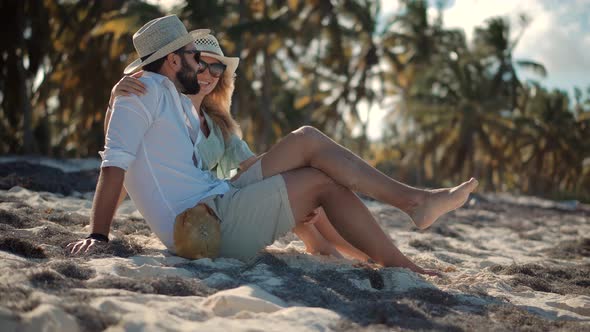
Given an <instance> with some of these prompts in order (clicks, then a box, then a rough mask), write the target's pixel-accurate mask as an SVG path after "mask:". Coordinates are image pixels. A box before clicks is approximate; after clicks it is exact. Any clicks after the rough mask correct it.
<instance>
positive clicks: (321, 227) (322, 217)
mask: <svg viewBox="0 0 590 332" xmlns="http://www.w3.org/2000/svg"><path fill="white" fill-rule="evenodd" d="M316 211H317V213H318V215H317V216H316V219H315V222H314V223H313V224H308V225H302V226H304V227H305V228H306V229H309V232H317V233H318V234H319V235H318V236H321V238H322V239H324V241H325V243H326V245H329V246H330V247H332V248H334V249H335V250H337V251H338V252H339V253H342V254H345V255H347V256H349V257H351V258H355V259H358V260H360V261H367V260H368V259H369V256H367V254H365V253H364V252H362V251H360V250H358V249H357V248H355V247H354V246H353V245H352V244H350V243H348V241H346V240H345V239H344V238H343V237H342V235H340V233H338V231H337V230H336V229H335V228H334V226H332V224H331V223H330V220H329V219H328V216H327V215H326V212H325V211H324V209H323V208H319V209H317V210H316ZM304 242H305V241H304ZM324 250H325V249H324ZM325 251H326V250H325Z"/></svg>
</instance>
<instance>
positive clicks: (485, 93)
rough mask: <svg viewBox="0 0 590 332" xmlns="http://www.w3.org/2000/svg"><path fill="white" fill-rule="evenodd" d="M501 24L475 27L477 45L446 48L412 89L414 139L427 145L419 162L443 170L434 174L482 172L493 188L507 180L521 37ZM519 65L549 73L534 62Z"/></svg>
mask: <svg viewBox="0 0 590 332" xmlns="http://www.w3.org/2000/svg"><path fill="white" fill-rule="evenodd" d="M501 22H502V20H501V19H492V20H489V21H487V23H486V25H485V26H484V27H483V28H478V29H476V38H475V39H474V45H473V49H470V48H468V47H467V45H466V43H465V40H464V38H462V40H461V41H460V42H459V43H456V44H455V45H452V44H449V45H448V46H451V47H452V48H443V49H442V51H446V53H443V52H439V53H438V54H435V56H434V57H433V59H434V60H433V63H432V64H431V66H430V68H429V69H425V70H423V71H422V72H421V73H420V74H419V75H418V76H417V78H416V80H415V84H414V85H413V86H412V87H411V88H410V92H409V98H408V99H409V101H408V106H409V108H410V109H411V110H412V111H411V112H409V114H410V115H409V116H410V118H411V119H412V120H413V121H415V124H416V131H415V133H414V139H416V140H418V141H419V142H421V143H422V144H423V150H422V153H421V157H420V160H421V161H422V163H425V162H426V161H429V162H430V163H431V165H432V166H431V169H432V172H431V173H433V172H439V174H429V176H430V177H442V178H457V176H460V177H465V176H470V175H480V176H485V179H486V182H487V184H488V185H490V186H492V187H493V186H494V185H498V184H501V183H502V182H503V174H505V173H506V171H507V167H509V163H508V162H507V160H508V158H509V155H508V152H509V151H510V149H511V148H510V144H511V143H512V142H513V140H512V139H510V138H511V137H512V136H513V134H514V132H515V126H514V123H513V122H512V119H511V115H510V114H511V112H512V111H513V110H514V108H515V105H516V102H515V100H516V97H517V93H518V91H519V89H520V88H521V83H520V81H519V80H518V77H517V75H516V71H515V69H514V68H515V66H516V65H517V64H516V63H515V62H514V60H513V59H512V50H513V49H514V47H515V42H516V40H514V41H512V42H507V41H508V40H509V39H508V38H507V36H509V29H508V27H509V26H508V24H501ZM500 32H501V33H500ZM492 37H494V38H492ZM454 40H455V42H457V41H458V40H459V39H457V38H456V36H455V37H454ZM448 46H447V47H448ZM519 63H526V64H527V65H529V66H531V67H534V68H537V69H538V70H539V71H542V72H544V71H543V70H542V69H543V67H542V66H541V65H539V64H536V63H534V62H532V61H520V62H519Z"/></svg>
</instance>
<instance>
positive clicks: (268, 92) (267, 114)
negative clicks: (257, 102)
mask: <svg viewBox="0 0 590 332" xmlns="http://www.w3.org/2000/svg"><path fill="white" fill-rule="evenodd" d="M264 17H265V18H268V4H267V3H265V5H264ZM264 39H265V42H264V58H263V59H264V74H263V77H262V105H261V108H260V111H261V112H262V130H261V133H260V139H259V144H260V146H261V148H262V149H263V150H262V151H266V150H267V149H268V147H269V146H270V144H271V142H270V133H271V129H272V115H271V111H272V57H271V55H270V53H269V47H270V35H269V34H267V35H265V36H264Z"/></svg>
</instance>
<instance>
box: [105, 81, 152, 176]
mask: <svg viewBox="0 0 590 332" xmlns="http://www.w3.org/2000/svg"><path fill="white" fill-rule="evenodd" d="M150 90H151V91H150ZM157 90H158V89H149V86H148V92H147V93H146V94H144V95H142V96H135V95H132V96H129V97H125V96H119V97H117V99H116V100H115V103H114V105H113V114H112V116H111V120H110V122H109V128H108V130H107V133H106V139H105V147H104V151H101V152H99V154H100V156H101V157H102V163H101V165H100V167H109V166H115V167H119V168H122V169H123V170H125V171H127V168H128V167H129V165H130V164H131V163H132V162H133V161H134V160H135V156H136V155H137V151H138V149H139V146H140V145H141V142H142V139H143V136H144V134H145V132H146V131H147V130H148V129H149V127H150V126H151V125H152V123H153V122H154V119H155V118H156V116H157V111H158V103H159V99H160V98H159V96H158V93H157V92H158V91H157Z"/></svg>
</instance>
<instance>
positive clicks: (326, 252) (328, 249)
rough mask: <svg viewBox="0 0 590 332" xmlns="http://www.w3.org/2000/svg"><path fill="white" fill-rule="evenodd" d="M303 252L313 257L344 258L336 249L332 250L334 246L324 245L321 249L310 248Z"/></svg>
mask: <svg viewBox="0 0 590 332" xmlns="http://www.w3.org/2000/svg"><path fill="white" fill-rule="evenodd" d="M305 251H307V253H308V254H311V255H314V256H319V255H321V256H333V257H336V258H344V256H342V254H341V253H340V252H339V251H338V250H336V248H334V246H332V245H325V246H323V247H322V248H312V247H306V248H305Z"/></svg>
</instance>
